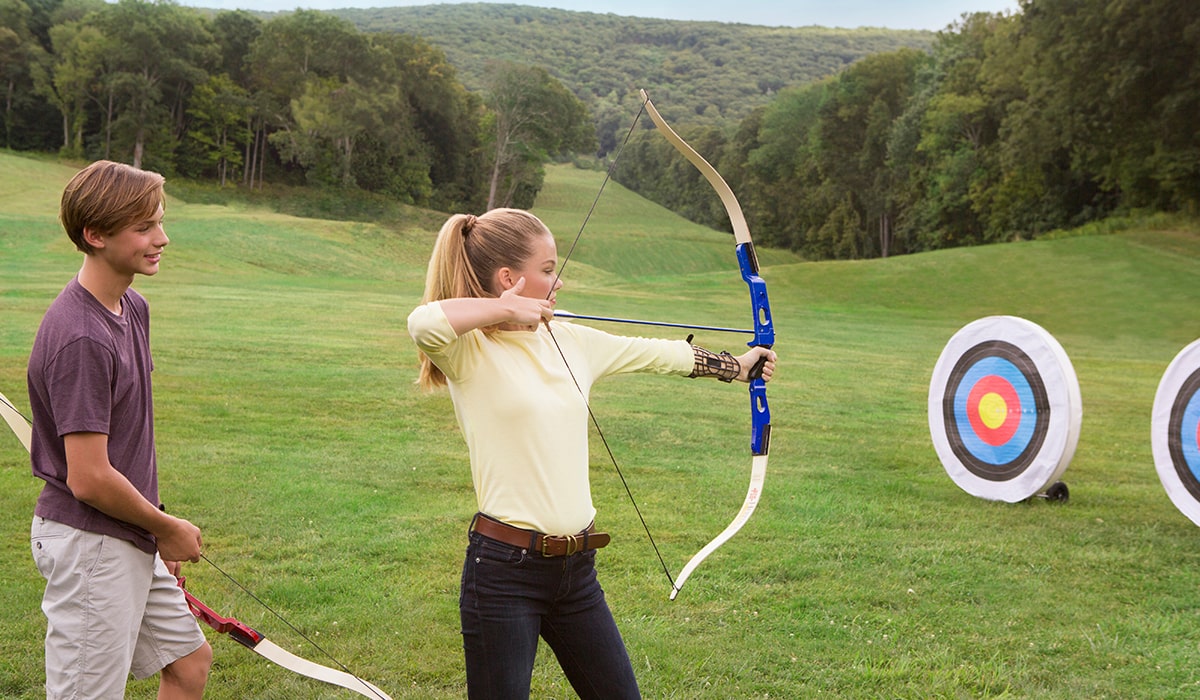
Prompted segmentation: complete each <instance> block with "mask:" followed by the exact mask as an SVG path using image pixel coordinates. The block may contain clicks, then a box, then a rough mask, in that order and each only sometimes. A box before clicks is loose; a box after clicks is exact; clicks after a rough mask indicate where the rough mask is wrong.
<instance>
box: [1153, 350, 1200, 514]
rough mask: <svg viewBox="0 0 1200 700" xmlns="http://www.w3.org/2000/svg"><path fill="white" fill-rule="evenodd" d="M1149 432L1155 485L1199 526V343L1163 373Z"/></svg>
mask: <svg viewBox="0 0 1200 700" xmlns="http://www.w3.org/2000/svg"><path fill="white" fill-rule="evenodd" d="M1150 430H1151V434H1150V447H1151V449H1152V451H1153V453H1154V467H1155V469H1157V470H1158V478H1159V481H1161V482H1162V485H1163V488H1165V489H1166V491H1167V495H1168V496H1169V497H1170V498H1171V502H1172V503H1174V504H1175V507H1176V508H1178V509H1179V511H1180V512H1181V513H1183V514H1184V515H1186V516H1187V517H1188V518H1189V519H1191V521H1192V522H1193V523H1196V524H1197V525H1200V340H1197V341H1195V342H1194V343H1192V344H1191V345H1189V346H1187V347H1186V348H1184V349H1183V350H1181V351H1180V352H1179V354H1178V355H1176V356H1175V359H1174V360H1172V361H1171V364H1170V365H1168V366H1167V369H1166V371H1165V372H1163V376H1162V381H1160V382H1159V384H1158V392H1157V393H1156V394H1155V395H1154V409H1153V413H1152V414H1151V420H1150Z"/></svg>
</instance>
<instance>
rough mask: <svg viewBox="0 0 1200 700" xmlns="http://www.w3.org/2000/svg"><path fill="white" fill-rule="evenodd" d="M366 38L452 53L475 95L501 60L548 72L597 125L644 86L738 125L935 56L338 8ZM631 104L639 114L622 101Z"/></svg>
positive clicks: (463, 13)
mask: <svg viewBox="0 0 1200 700" xmlns="http://www.w3.org/2000/svg"><path fill="white" fill-rule="evenodd" d="M329 14H332V15H335V16H337V17H341V18H344V19H347V20H349V21H351V22H353V23H354V25H355V26H357V27H358V28H359V29H360V30H362V31H365V32H403V33H407V34H414V35H418V36H420V37H423V38H424V39H425V40H426V41H428V42H430V43H432V44H434V45H436V46H437V47H438V48H440V49H442V50H443V51H445V52H446V56H447V58H448V59H449V61H450V63H451V64H453V65H454V66H455V67H456V68H457V69H458V71H459V78H460V79H461V80H462V81H463V82H464V83H465V84H466V86H467V87H468V88H470V89H472V90H475V89H478V88H479V87H480V85H481V84H482V76H483V70H484V66H485V64H486V63H487V62H488V61H490V60H493V59H500V60H506V61H513V62H516V63H522V64H527V65H535V66H541V67H544V68H545V69H547V70H548V71H550V73H551V74H552V75H554V76H555V77H556V78H558V79H559V80H561V81H562V82H563V83H564V84H566V85H567V86H568V87H569V88H571V89H572V90H573V91H574V92H575V94H576V95H578V96H579V97H580V98H581V99H583V100H584V102H585V103H587V105H588V107H589V108H590V109H591V110H592V113H593V115H594V116H596V118H597V120H598V121H599V122H600V123H601V124H603V123H604V121H605V117H606V116H607V115H608V114H610V113H613V112H616V111H620V112H623V113H624V114H625V115H626V119H628V114H630V113H634V114H636V112H637V106H636V103H635V102H632V100H633V96H636V93H637V88H645V89H646V90H647V91H648V92H650V93H651V94H652V96H653V97H654V98H655V102H656V103H657V104H658V105H659V106H660V108H661V109H662V110H663V112H664V114H665V115H666V116H667V117H668V118H673V119H675V120H679V121H686V122H690V123H695V122H707V123H711V124H715V123H717V122H719V121H724V120H732V121H736V120H740V119H741V118H743V117H745V116H746V115H747V114H749V113H750V111H751V110H753V109H754V108H755V107H758V106H761V105H764V104H766V103H767V102H769V101H770V99H771V97H772V96H773V95H774V94H775V93H777V92H778V91H779V90H780V89H782V88H785V87H795V86H798V85H806V84H809V83H812V82H813V81H815V80H818V79H820V78H823V77H826V76H829V75H832V74H833V73H836V72H837V71H839V70H841V69H842V68H844V67H845V66H847V65H849V64H850V63H852V62H854V61H856V60H858V59H859V58H862V57H863V56H867V55H870V54H876V53H882V52H888V51H894V50H896V49H898V48H902V47H912V48H920V49H927V48H928V47H929V46H930V45H931V44H932V42H933V39H934V33H933V32H926V31H909V30H903V31H902V30H891V29H831V28H823V27H815V26H813V27H798V28H793V27H763V26H755V25H748V24H726V23H720V22H683V21H674V20H661V19H645V18H639V17H622V16H618V15H614V14H598V13H593V12H571V11H567V10H554V9H545V8H540V7H530V6H525V5H500V4H484V3H473V4H454V5H449V4H447V5H424V6H418V7H388V8H373V9H344V10H331V11H330V12H329ZM624 97H629V99H630V100H631V102H630V103H629V105H633V106H632V112H631V110H630V109H629V105H626V106H625V107H621V106H620V103H619V101H620V100H621V99H622V98H624Z"/></svg>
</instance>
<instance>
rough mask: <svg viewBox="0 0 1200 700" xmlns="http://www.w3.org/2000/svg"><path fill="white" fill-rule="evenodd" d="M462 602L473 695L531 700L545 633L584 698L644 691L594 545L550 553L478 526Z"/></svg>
mask: <svg viewBox="0 0 1200 700" xmlns="http://www.w3.org/2000/svg"><path fill="white" fill-rule="evenodd" d="M458 609H459V614H460V615H461V617H462V634H463V650H464V651H465V652H466V658H467V696H468V697H469V698H471V700H509V699H511V700H528V698H529V683H530V678H531V676H532V674H533V659H534V656H535V655H536V654H537V647H538V637H539V636H541V638H542V639H545V640H546V643H547V644H548V645H549V646H550V648H551V649H552V650H553V651H554V655H555V657H557V658H558V663H559V665H560V666H562V669H563V672H564V673H565V674H566V676H567V680H568V681H570V683H571V687H572V688H574V689H575V692H576V693H578V694H579V697H580V698H583V699H584V700H587V699H588V698H597V699H598V700H600V699H602V700H622V699H624V698H640V697H641V694H640V693H639V692H638V686H637V679H635V678H634V676H633V666H632V665H631V664H630V663H629V654H628V653H627V652H626V651H625V643H624V642H623V641H621V633H620V632H618V631H617V624H616V622H615V621H614V620H613V616H612V612H611V611H609V609H608V604H607V603H606V602H605V601H604V591H602V590H601V589H600V582H599V581H598V580H597V579H596V552H595V550H593V551H590V552H581V553H579V554H573V555H571V556H568V557H549V558H547V557H543V556H541V555H540V554H537V553H529V552H526V551H525V550H523V549H522V548H520V547H514V546H512V545H509V544H504V543H502V542H497V541H496V540H493V539H490V538H487V537H484V536H483V535H480V534H479V533H477V532H472V533H471V535H470V543H469V544H468V545H467V556H466V561H465V562H464V563H463V575H462V590H461V594H460V596H459V601H458Z"/></svg>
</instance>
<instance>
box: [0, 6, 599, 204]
mask: <svg viewBox="0 0 1200 700" xmlns="http://www.w3.org/2000/svg"><path fill="white" fill-rule="evenodd" d="M0 67H2V69H3V70H2V73H3V76H2V77H3V78H4V80H5V87H6V90H5V94H6V96H7V99H6V100H5V102H4V112H3V124H4V132H3V139H4V141H3V145H4V146H6V147H9V148H17V149H32V150H51V149H53V148H55V147H58V149H59V150H60V151H61V152H62V153H64V154H65V155H68V156H70V157H75V158H87V159H95V158H109V159H115V160H122V161H126V162H131V163H133V164H134V165H136V166H139V167H146V168H150V169H154V170H158V171H161V172H164V173H167V174H171V175H182V176H184V177H189V178H196V179H200V178H205V179H212V180H215V181H217V182H219V183H221V184H222V185H225V184H234V183H240V184H242V185H244V186H257V187H261V186H263V184H264V183H266V182H268V181H270V182H273V183H279V184H285V185H286V184H291V185H312V186H316V187H320V188H327V189H328V188H335V189H341V190H343V191H349V190H353V189H362V190H367V191H369V192H375V193H380V194H384V195H387V196H388V197H391V198H393V199H395V200H397V201H401V202H407V203H413V204H421V205H426V206H433V207H440V208H452V207H462V208H476V209H477V208H480V207H482V206H483V205H484V202H485V201H487V195H488V179H487V173H488V171H489V167H490V165H491V161H489V160H488V158H489V157H490V156H491V155H493V154H495V153H497V152H501V153H503V151H502V150H500V149H495V148H493V147H492V144H493V143H494V142H495V140H496V139H495V135H494V133H493V131H492V130H491V129H490V125H491V124H493V123H494V121H495V120H494V119H493V118H492V115H493V111H492V110H489V109H486V108H485V106H484V101H483V100H482V99H481V98H480V96H479V95H476V94H473V93H471V92H468V91H467V90H466V88H465V87H464V86H463V85H462V83H460V82H459V81H458V79H457V77H456V72H455V70H454V68H453V66H451V65H450V64H449V63H448V62H447V61H446V58H445V56H444V54H443V53H442V52H441V51H440V50H438V49H436V48H434V47H433V46H432V45H431V44H429V43H428V42H426V41H424V40H422V39H420V38H418V37H415V36H411V35H408V34H401V33H374V34H366V33H363V32H361V31H359V30H358V29H356V28H355V27H354V26H353V25H352V24H350V23H349V22H347V21H346V20H342V19H339V18H337V17H334V16H333V15H330V14H326V13H319V12H311V11H297V12H294V13H286V14H280V15H278V16H274V17H271V18H270V19H268V20H264V19H263V18H261V17H259V16H256V15H252V14H250V13H247V12H243V11H238V12H221V13H216V14H213V13H207V12H202V11H199V10H195V9H191V8H184V7H181V6H179V5H175V4H173V3H170V2H147V1H146V0H120V1H119V2H116V3H105V2H102V1H101V0H28V1H27V0H0ZM547 80H551V81H552V80H553V79H552V78H550V77H548V76H547ZM554 84H555V85H558V86H559V93H560V94H564V95H566V96H567V97H568V99H567V100H566V102H565V104H556V106H555V107H556V109H557V111H556V112H554V113H553V114H550V115H541V114H540V113H537V112H536V109H538V108H540V107H541V105H540V104H537V103H536V102H535V104H534V105H533V106H532V107H530V108H529V109H531V110H535V114H534V115H533V116H534V119H533V121H534V122H537V121H538V119H541V122H542V123H541V124H539V126H540V128H541V130H542V131H543V132H544V133H548V134H553V133H555V131H556V130H561V131H563V132H566V133H568V134H570V136H571V137H570V138H569V139H565V142H566V143H567V144H569V145H570V146H571V147H572V148H575V149H579V150H594V148H593V147H592V146H591V143H592V142H591V139H590V138H589V139H585V140H584V141H582V142H581V141H580V139H579V138H578V136H577V135H578V133H579V132H580V130H581V126H583V125H587V124H588V123H589V121H590V120H589V118H588V116H587V113H586V109H585V108H584V107H583V105H582V104H581V103H579V101H578V100H576V99H575V98H574V97H573V96H571V95H570V93H569V92H568V91H566V89H565V88H563V87H562V86H561V84H560V83H557V82H556V81H555V82H554ZM560 101H561V100H560ZM525 116H526V119H528V116H529V115H525ZM587 135H588V136H590V132H589V133H588V134H587ZM560 140H563V139H560ZM545 141H546V139H543V140H542V141H540V142H520V141H518V142H516V143H514V144H510V145H509V146H508V148H510V149H517V148H523V149H524V150H525V151H526V152H528V153H531V154H533V155H534V156H536V158H535V159H536V162H537V167H535V168H526V169H525V170H524V171H520V172H517V173H515V174H514V173H505V174H506V175H507V177H508V179H509V180H510V181H511V182H512V188H513V189H518V188H521V187H524V188H525V189H527V190H531V191H533V192H536V189H537V187H538V186H540V182H541V177H542V174H541V170H540V165H541V163H542V162H544V161H545V160H546V158H547V157H548V156H550V155H554V154H555V153H556V152H557V151H558V150H562V149H555V148H548V147H547V146H546V144H545ZM551 141H552V139H551ZM527 199H529V200H530V201H531V199H532V196H528V197H527ZM508 202H509V200H504V201H502V202H500V203H508ZM528 203H529V202H526V204H528Z"/></svg>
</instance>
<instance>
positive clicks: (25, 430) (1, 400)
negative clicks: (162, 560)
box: [0, 394, 392, 700]
mask: <svg viewBox="0 0 1200 700" xmlns="http://www.w3.org/2000/svg"><path fill="white" fill-rule="evenodd" d="M0 415H3V416H4V421H5V422H6V423H8V427H10V428H12V431H13V433H14V434H16V436H17V439H18V440H20V441H21V444H22V445H24V446H25V450H26V451H29V449H30V442H31V434H32V432H33V431H32V425H31V424H30V421H29V419H28V418H26V417H25V416H23V415H22V414H21V412H20V411H18V410H17V407H16V406H14V405H13V403H12V402H11V401H9V400H8V397H6V396H5V395H4V394H0ZM201 557H202V558H203V559H204V560H205V561H207V562H208V563H209V564H210V565H211V566H212V567H213V568H214V569H216V570H217V571H220V572H221V573H222V574H224V575H225V577H226V578H228V579H229V580H230V581H233V582H234V583H235V584H236V585H237V586H238V588H241V589H242V590H243V591H245V592H246V593H247V594H248V595H250V597H251V598H254V600H255V601H257V602H258V604H259V605H262V606H263V607H264V608H266V609H267V610H268V611H270V612H271V614H273V615H275V617H278V618H279V619H280V620H281V621H282V622H283V623H284V624H285V625H287V626H288V627H291V628H292V630H293V631H294V632H296V634H299V635H300V636H301V637H303V638H304V640H305V641H307V642H308V643H309V644H312V645H313V646H314V647H316V648H317V649H318V650H319V651H320V652H321V653H323V654H325V655H326V656H328V657H329V658H330V659H332V660H333V661H334V663H336V664H337V665H338V666H341V667H342V669H344V670H341V671H339V670H337V669H335V668H329V667H328V666H322V665H320V664H316V663H313V662H312V661H309V660H307V659H302V658H300V657H299V656H296V655H295V654H293V653H291V652H289V651H287V650H285V649H283V648H281V647H280V646H278V645H277V644H275V643H274V642H271V641H270V640H268V639H267V638H266V637H264V636H263V635H262V634H261V633H259V632H258V631H257V630H255V629H253V628H251V627H250V626H249V625H246V624H243V623H241V622H239V621H237V620H236V619H234V618H232V617H222V616H221V615H218V614H217V613H215V612H213V610H212V608H210V607H208V606H207V605H205V604H204V603H201V602H200V600H199V599H198V598H196V596H194V595H192V593H191V591H188V590H187V589H186V588H184V579H183V578H182V577H178V580H179V588H180V589H181V590H182V591H183V597H184V599H185V600H186V601H187V605H188V609H189V610H191V611H192V614H193V615H195V616H196V617H197V618H198V619H200V620H203V621H204V622H205V623H206V624H207V625H208V626H209V627H212V628H213V629H214V630H216V631H217V632H220V633H222V634H228V635H229V636H230V637H232V638H233V640H234V641H236V642H237V643H238V644H241V645H242V646H244V647H246V648H247V649H250V650H252V651H254V653H256V654H258V655H259V656H262V657H263V658H265V659H267V660H268V661H271V662H272V663H275V664H278V665H279V666H282V667H283V668H286V669H287V670H289V671H292V672H294V673H298V674H300V675H302V676H307V677H308V678H312V679H314V680H318V681H323V682H325V683H330V684H333V685H336V686H341V687H343V688H345V689H347V690H352V691H354V692H356V693H358V694H359V695H362V696H365V697H368V698H375V700H392V698H391V696H389V695H388V694H387V693H385V692H383V691H382V690H380V689H379V688H378V687H377V686H375V685H374V684H372V683H368V682H367V681H365V680H363V679H361V678H359V677H358V676H356V675H354V674H353V673H350V669H347V668H346V666H345V664H343V663H342V662H340V661H338V660H337V659H336V658H334V657H333V656H332V655H331V654H330V653H329V652H327V651H325V650H324V649H322V648H321V647H320V646H318V645H317V643H316V642H314V641H313V640H312V639H309V637H308V636H306V635H305V634H304V633H303V632H301V631H300V630H298V629H296V628H295V627H294V626H292V624H291V623H290V622H288V621H287V620H285V619H283V618H282V617H280V615H279V613H277V612H275V611H274V610H272V609H271V607H270V606H269V605H267V604H266V603H264V602H263V601H261V600H259V599H258V598H257V597H256V596H255V595H254V594H252V593H250V591H247V590H246V587H245V586H243V585H241V584H240V583H238V582H237V581H236V580H234V579H233V577H232V576H230V575H229V574H227V573H225V572H224V571H222V570H221V568H220V567H218V566H217V565H216V564H213V562H212V560H211V559H209V558H208V557H205V556H203V555H201Z"/></svg>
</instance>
